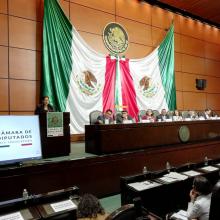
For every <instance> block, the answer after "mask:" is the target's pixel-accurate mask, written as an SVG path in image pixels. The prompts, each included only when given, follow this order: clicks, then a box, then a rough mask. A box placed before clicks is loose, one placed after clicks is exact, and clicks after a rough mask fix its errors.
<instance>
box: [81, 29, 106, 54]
mask: <svg viewBox="0 0 220 220" xmlns="http://www.w3.org/2000/svg"><path fill="white" fill-rule="evenodd" d="M79 34H80V36H81V37H82V38H83V39H84V40H85V42H86V44H88V45H89V46H90V47H91V48H92V49H93V50H95V51H97V52H99V53H102V54H106V55H107V54H109V51H108V50H107V49H106V47H105V45H104V42H103V39H102V36H100V35H97V34H90V33H86V32H81V31H79Z"/></svg>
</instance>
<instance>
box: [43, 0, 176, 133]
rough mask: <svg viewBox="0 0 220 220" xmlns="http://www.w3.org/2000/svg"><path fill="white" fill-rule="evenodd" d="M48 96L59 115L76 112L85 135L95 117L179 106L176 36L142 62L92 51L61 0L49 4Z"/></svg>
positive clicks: (74, 123)
mask: <svg viewBox="0 0 220 220" xmlns="http://www.w3.org/2000/svg"><path fill="white" fill-rule="evenodd" d="M43 25H44V29H43V76H42V95H47V96H49V97H50V101H51V104H52V105H53V106H54V107H55V108H56V110H57V111H68V112H70V116H71V117H70V119H71V124H70V128H71V133H72V134H79V133H84V125H85V124H89V113H90V112H92V111H94V110H100V111H105V110H107V109H109V108H110V109H112V110H113V111H114V112H117V111H120V110H122V109H126V110H127V111H128V113H129V115H131V116H132V117H133V118H135V119H137V116H138V112H139V110H141V109H145V110H146V109H149V108H151V109H156V110H161V109H162V108H166V109H169V110H173V109H175V107H176V95H175V80H174V37H173V32H174V31H173V26H171V28H170V30H169V32H168V33H167V35H166V37H165V39H164V40H163V42H162V43H161V44H160V45H159V46H158V47H157V48H156V49H155V50H154V51H153V52H152V53H151V54H150V55H148V56H146V57H144V58H142V59H127V58H121V57H119V56H110V55H107V56H106V55H103V54H101V53H98V52H96V51H95V50H94V49H92V48H90V47H89V46H88V45H87V44H86V42H85V41H84V40H83V39H82V38H81V36H80V35H79V33H78V32H77V31H76V29H75V28H74V26H73V25H72V24H71V23H70V21H69V20H68V18H67V17H66V16H65V14H64V13H63V11H62V9H61V8H60V6H59V4H58V2H57V1H56V0H45V1H44V23H43Z"/></svg>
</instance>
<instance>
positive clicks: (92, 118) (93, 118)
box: [89, 110, 102, 125]
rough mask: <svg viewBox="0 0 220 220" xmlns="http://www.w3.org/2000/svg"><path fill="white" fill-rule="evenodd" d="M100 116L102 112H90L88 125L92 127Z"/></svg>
mask: <svg viewBox="0 0 220 220" xmlns="http://www.w3.org/2000/svg"><path fill="white" fill-rule="evenodd" d="M100 115H102V112H101V111H99V110H95V111H92V112H90V114H89V122H90V125H94V124H95V123H96V122H97V118H98V117H99V116H100Z"/></svg>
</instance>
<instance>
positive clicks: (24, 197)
mask: <svg viewBox="0 0 220 220" xmlns="http://www.w3.org/2000/svg"><path fill="white" fill-rule="evenodd" d="M22 198H23V200H27V199H28V191H27V189H24V190H23V193H22Z"/></svg>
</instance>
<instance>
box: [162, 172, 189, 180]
mask: <svg viewBox="0 0 220 220" xmlns="http://www.w3.org/2000/svg"><path fill="white" fill-rule="evenodd" d="M164 176H165V177H168V178H172V179H176V180H185V179H187V178H188V176H186V175H183V174H180V173H177V172H170V173H168V174H166V175H164Z"/></svg>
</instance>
